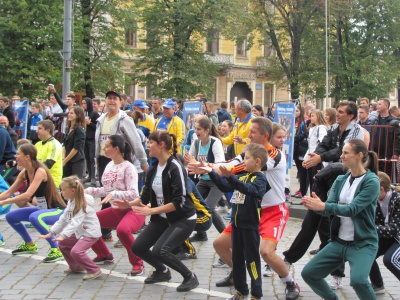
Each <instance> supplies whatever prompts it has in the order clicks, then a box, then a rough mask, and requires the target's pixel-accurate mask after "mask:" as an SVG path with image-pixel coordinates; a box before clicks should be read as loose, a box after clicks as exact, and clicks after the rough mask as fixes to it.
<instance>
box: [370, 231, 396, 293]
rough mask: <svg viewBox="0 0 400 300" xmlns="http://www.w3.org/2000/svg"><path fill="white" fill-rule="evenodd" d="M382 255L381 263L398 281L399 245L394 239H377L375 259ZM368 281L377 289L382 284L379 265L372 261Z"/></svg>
mask: <svg viewBox="0 0 400 300" xmlns="http://www.w3.org/2000/svg"><path fill="white" fill-rule="evenodd" d="M382 255H383V263H384V265H385V266H386V268H388V269H389V271H390V272H392V273H393V275H394V276H396V277H397V279H398V280H400V244H399V243H398V242H397V241H396V240H395V239H394V238H381V237H380V238H379V248H378V254H377V255H376V258H378V257H379V256H382ZM369 279H370V280H371V283H373V284H374V285H375V286H377V287H381V286H382V285H383V284H384V282H383V279H382V275H381V271H380V269H379V265H378V263H377V262H376V260H375V261H374V263H373V264H372V268H371V272H370V273H369Z"/></svg>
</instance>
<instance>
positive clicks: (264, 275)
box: [263, 273, 275, 277]
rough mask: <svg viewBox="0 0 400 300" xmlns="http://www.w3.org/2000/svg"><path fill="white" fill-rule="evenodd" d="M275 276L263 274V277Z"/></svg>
mask: <svg viewBox="0 0 400 300" xmlns="http://www.w3.org/2000/svg"><path fill="white" fill-rule="evenodd" d="M274 276H275V273H274V274H263V277H274Z"/></svg>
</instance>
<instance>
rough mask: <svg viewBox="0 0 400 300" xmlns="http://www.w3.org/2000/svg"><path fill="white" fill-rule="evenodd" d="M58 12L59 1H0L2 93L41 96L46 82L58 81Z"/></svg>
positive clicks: (0, 89) (59, 15) (0, 82)
mask: <svg viewBox="0 0 400 300" xmlns="http://www.w3.org/2000/svg"><path fill="white" fill-rule="evenodd" d="M62 12H63V5H62V1H53V0H35V1H32V0H20V1H10V0H2V1H0V15H1V18H0V36H1V39H0V69H1V70H2V71H1V73H0V92H1V93H2V94H3V95H7V96H12V95H14V90H18V93H19V95H20V96H26V97H28V98H33V97H36V96H44V95H46V88H47V84H48V83H49V82H54V83H56V82H60V81H61V76H60V70H61V66H62V61H61V59H60V56H59V54H58V52H57V50H60V45H62V23H63V17H62ZM60 28H61V31H60Z"/></svg>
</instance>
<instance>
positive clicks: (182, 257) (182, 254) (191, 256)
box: [175, 252, 197, 260]
mask: <svg viewBox="0 0 400 300" xmlns="http://www.w3.org/2000/svg"><path fill="white" fill-rule="evenodd" d="M175 256H176V257H177V258H179V259H180V260H186V259H197V256H196V254H195V253H193V254H190V253H187V252H179V253H177V254H175Z"/></svg>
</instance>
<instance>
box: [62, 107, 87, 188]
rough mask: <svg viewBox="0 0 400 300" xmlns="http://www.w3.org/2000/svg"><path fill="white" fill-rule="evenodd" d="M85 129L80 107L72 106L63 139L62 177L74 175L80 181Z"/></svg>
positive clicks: (83, 116)
mask: <svg viewBox="0 0 400 300" xmlns="http://www.w3.org/2000/svg"><path fill="white" fill-rule="evenodd" d="M85 128H86V124H85V113H84V111H83V109H82V108H81V107H78V106H74V107H73V108H71V109H70V111H69V112H68V121H67V131H66V134H65V137H64V147H65V158H64V159H63V177H68V176H72V175H76V176H78V178H80V179H81V180H82V177H83V172H84V170H85V154H84V147H85V138H86V133H85Z"/></svg>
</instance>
